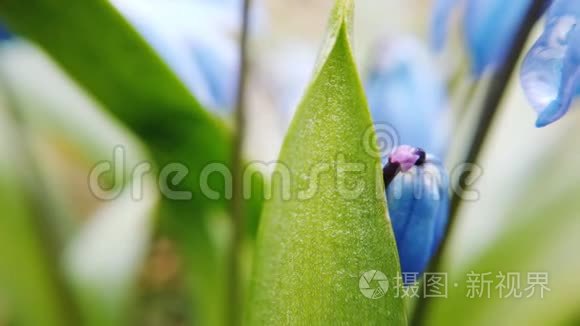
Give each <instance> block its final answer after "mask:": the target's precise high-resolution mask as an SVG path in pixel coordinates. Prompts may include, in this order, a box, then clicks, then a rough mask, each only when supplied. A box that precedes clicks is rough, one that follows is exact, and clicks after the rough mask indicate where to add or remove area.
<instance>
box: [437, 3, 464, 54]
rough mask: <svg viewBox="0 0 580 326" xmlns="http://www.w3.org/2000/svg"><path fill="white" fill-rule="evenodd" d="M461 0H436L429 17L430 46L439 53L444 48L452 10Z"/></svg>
mask: <svg viewBox="0 0 580 326" xmlns="http://www.w3.org/2000/svg"><path fill="white" fill-rule="evenodd" d="M460 1H462V0H436V1H435V5H434V8H433V16H432V17H431V46H432V47H433V48H434V49H435V50H436V51H440V50H441V49H442V48H443V46H445V41H446V39H447V32H448V31H449V23H450V21H451V15H452V13H453V9H454V8H455V7H457V5H458V3H459V2H460Z"/></svg>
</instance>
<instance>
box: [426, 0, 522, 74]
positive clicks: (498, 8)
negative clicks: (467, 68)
mask: <svg viewBox="0 0 580 326" xmlns="http://www.w3.org/2000/svg"><path fill="white" fill-rule="evenodd" d="M464 2H465V3H464ZM531 3H532V1H531V0H511V1H505V0H436V2H435V7H434V14H433V19H432V22H431V24H432V26H431V31H432V34H431V39H432V43H433V47H434V48H435V49H436V50H440V49H442V48H443V46H444V44H445V40H446V38H447V33H448V30H449V25H450V17H451V15H452V12H453V10H454V9H456V7H462V8H461V9H462V12H461V13H462V24H463V25H464V26H463V30H464V31H465V32H464V37H465V43H466V45H467V50H468V52H469V55H470V57H471V66H472V72H473V74H474V75H475V76H476V77H480V76H481V75H482V74H483V73H484V72H485V71H486V70H489V69H491V70H493V69H497V68H498V67H499V66H501V65H502V64H503V61H504V60H505V59H506V57H507V55H508V53H509V52H508V51H509V50H510V48H511V46H510V45H511V42H512V41H513V39H514V37H515V33H516V32H517V28H518V26H519V25H520V23H521V22H522V20H523V19H524V16H525V14H526V10H527V8H528V7H529V6H530V4H531Z"/></svg>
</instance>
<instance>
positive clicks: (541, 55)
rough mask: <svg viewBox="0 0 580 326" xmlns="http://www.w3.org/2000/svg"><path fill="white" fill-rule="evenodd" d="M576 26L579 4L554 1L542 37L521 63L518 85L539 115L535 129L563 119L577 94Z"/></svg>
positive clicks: (579, 43)
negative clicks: (520, 85) (519, 82)
mask: <svg viewBox="0 0 580 326" xmlns="http://www.w3.org/2000/svg"><path fill="white" fill-rule="evenodd" d="M579 22H580V3H579V2H572V1H561V0H558V1H554V4H553V6H552V7H551V8H550V11H549V12H548V17H547V24H546V27H545V30H544V32H543V34H542V35H541V36H540V38H539V39H538V40H537V41H536V43H535V44H534V45H533V47H532V48H531V49H530V51H529V52H528V54H527V55H526V58H525V60H524V63H523V66H522V71H521V75H520V77H521V83H522V87H523V89H524V92H525V94H526V96H527V98H528V100H529V101H530V103H531V105H532V107H533V108H534V109H535V110H536V111H537V112H538V120H537V121H536V125H537V126H538V127H543V126H546V125H548V124H550V123H552V122H554V121H556V120H558V119H560V118H561V117H562V116H564V115H565V114H566V112H568V110H569V108H570V105H571V103H572V101H573V100H574V97H575V96H576V95H577V94H578V93H579V91H580V27H577V26H578V23H579Z"/></svg>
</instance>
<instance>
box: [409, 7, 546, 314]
mask: <svg viewBox="0 0 580 326" xmlns="http://www.w3.org/2000/svg"><path fill="white" fill-rule="evenodd" d="M547 1H549V0H534V1H533V3H532V4H531V5H530V7H529V8H528V11H527V13H526V15H525V17H524V19H523V21H522V24H521V25H520V26H519V29H518V31H517V34H516V37H515V39H514V40H513V42H512V46H511V50H510V51H509V55H508V57H507V58H506V60H505V62H504V63H503V65H502V66H501V67H499V68H498V69H497V71H496V72H495V74H494V75H493V76H492V79H491V82H490V86H489V89H488V90H487V94H486V96H485V99H484V101H483V104H482V109H481V114H480V116H479V119H478V120H477V121H478V125H477V126H476V131H475V134H474V135H473V138H472V140H471V146H469V151H468V153H467V155H466V156H465V159H464V160H463V162H465V163H471V164H475V163H476V162H477V160H478V158H479V155H480V153H481V150H482V148H483V145H484V144H485V139H486V136H487V134H488V131H489V130H490V128H491V126H492V124H493V121H494V117H495V115H496V113H497V111H498V108H499V105H500V104H501V100H502V97H503V95H504V93H505V90H506V89H507V86H508V84H509V82H510V79H511V76H512V74H513V72H514V71H515V69H516V66H517V63H518V60H519V58H520V54H521V53H522V51H523V49H524V46H525V44H526V41H527V39H528V37H529V35H530V32H531V31H532V28H533V27H534V25H535V23H536V21H537V20H538V19H539V18H540V17H541V15H542V13H543V12H544V9H545V8H546V6H547V4H548V3H547ZM469 177H470V173H469V171H466V172H464V173H463V174H462V175H461V177H460V179H459V181H458V185H457V187H454V189H467V188H469V185H468V182H467V181H468V180H469ZM461 196H462V193H460V192H458V191H454V192H453V198H452V199H451V211H450V215H449V223H448V224H447V228H446V231H445V237H444V238H443V241H442V243H441V245H440V246H439V249H438V250H437V252H436V254H435V256H434V257H433V260H432V262H431V264H430V266H429V269H428V272H437V271H440V270H441V265H442V256H443V253H444V252H445V251H446V249H447V247H448V246H449V242H450V238H451V234H452V233H453V229H454V227H455V225H456V223H457V212H458V209H459V207H460V205H461V203H462V201H461ZM431 301H432V300H431V299H429V298H423V297H422V298H420V299H419V302H418V303H417V306H416V309H415V313H414V316H413V318H412V320H411V325H423V324H424V323H425V316H426V313H427V307H428V304H429V302H431Z"/></svg>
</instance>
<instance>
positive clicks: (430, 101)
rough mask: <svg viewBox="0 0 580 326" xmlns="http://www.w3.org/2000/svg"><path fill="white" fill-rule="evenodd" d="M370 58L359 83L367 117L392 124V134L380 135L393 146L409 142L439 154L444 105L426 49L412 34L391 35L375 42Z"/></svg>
mask: <svg viewBox="0 0 580 326" xmlns="http://www.w3.org/2000/svg"><path fill="white" fill-rule="evenodd" d="M372 59H373V60H372V63H371V66H370V70H369V73H368V77H367V79H366V82H365V88H366V91H367V98H368V101H369V105H370V108H371V115H372V118H373V121H374V122H375V123H376V124H386V125H388V126H390V127H392V128H393V130H392V131H390V132H392V133H394V134H392V135H384V136H388V137H390V138H391V141H394V142H396V143H394V144H392V145H394V146H397V145H400V144H410V145H412V146H415V147H421V148H423V149H425V150H426V151H427V152H429V153H432V154H433V155H435V156H437V157H444V156H445V155H446V154H447V146H448V140H449V129H450V110H449V105H448V101H447V92H446V87H445V84H444V82H443V80H442V78H441V77H440V74H439V72H438V71H437V69H436V65H435V63H434V61H433V60H432V58H431V56H430V53H429V51H428V49H427V48H426V47H425V45H424V44H423V43H421V42H420V41H419V40H417V39H415V38H411V37H407V38H397V39H392V40H390V41H387V42H382V43H380V44H378V46H377V48H376V50H375V52H374V57H373V58H372ZM377 129H378V130H379V136H381V135H380V130H382V128H380V127H378V128H377ZM390 149H392V148H390ZM390 149H387V150H390ZM383 154H386V153H383ZM383 157H385V155H383ZM383 163H386V162H383Z"/></svg>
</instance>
